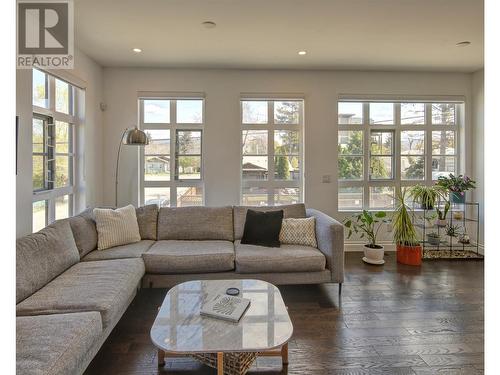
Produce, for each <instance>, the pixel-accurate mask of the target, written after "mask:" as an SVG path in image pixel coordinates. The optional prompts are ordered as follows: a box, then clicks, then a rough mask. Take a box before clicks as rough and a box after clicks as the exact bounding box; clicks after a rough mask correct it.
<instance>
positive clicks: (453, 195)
mask: <svg viewBox="0 0 500 375" xmlns="http://www.w3.org/2000/svg"><path fill="white" fill-rule="evenodd" d="M436 184H437V185H438V186H441V187H443V188H444V189H446V190H448V191H449V192H450V200H451V201H452V202H453V203H465V192H466V191H467V190H470V189H475V188H476V181H474V180H472V179H471V178H470V177H468V176H464V175H459V176H454V175H453V174H451V173H450V175H449V176H448V177H445V176H440V177H438V181H437V183H436Z"/></svg>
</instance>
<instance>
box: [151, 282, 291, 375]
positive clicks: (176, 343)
mask: <svg viewBox="0 0 500 375" xmlns="http://www.w3.org/2000/svg"><path fill="white" fill-rule="evenodd" d="M230 287H236V288H238V289H240V295H239V296H240V297H243V298H248V299H250V300H251V303H250V306H249V308H248V310H247V311H246V313H245V314H244V315H243V317H242V318H241V319H240V321H239V322H238V323H232V322H228V321H224V320H220V319H214V318H210V317H205V316H200V308H201V306H202V305H203V303H204V301H206V300H208V299H210V298H212V296H214V295H216V294H225V291H226V290H227V288H230ZM292 332H293V326H292V322H291V321H290V317H289V315H288V311H287V308H286V306H285V304H284V302H283V298H282V297H281V293H280V291H279V290H278V288H276V287H275V286H274V285H272V284H269V283H267V282H265V281H260V280H198V281H188V282H185V283H182V284H179V285H176V286H175V287H173V288H172V289H170V290H169V291H168V293H167V295H166V297H165V300H164V301H163V304H162V305H161V307H160V309H159V312H158V316H157V317H156V319H155V322H154V324H153V327H152V328H151V339H152V341H153V344H154V345H155V346H156V347H157V348H158V365H159V366H163V365H164V364H165V357H167V356H168V357H171V356H186V355H187V356H193V357H195V358H197V359H200V358H203V357H204V356H205V358H206V357H207V356H212V358H213V360H212V363H211V364H210V363H207V362H206V361H204V362H205V363H207V364H209V365H211V366H212V367H216V368H217V374H218V375H224V374H228V373H234V372H231V370H230V369H228V366H229V362H230V361H232V360H233V359H234V358H236V357H237V356H242V355H244V354H245V355H251V356H252V357H251V358H250V360H252V361H253V360H254V359H255V357H256V356H257V355H259V356H281V357H282V362H283V365H286V364H288V341H289V340H290V338H291V336H292ZM238 358H240V357H238ZM225 361H226V362H228V363H226V365H227V366H226V368H224V362H225ZM244 372H246V371H244Z"/></svg>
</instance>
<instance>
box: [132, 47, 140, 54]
mask: <svg viewBox="0 0 500 375" xmlns="http://www.w3.org/2000/svg"><path fill="white" fill-rule="evenodd" d="M132 51H134V52H135V53H141V52H142V49H140V48H133V49H132Z"/></svg>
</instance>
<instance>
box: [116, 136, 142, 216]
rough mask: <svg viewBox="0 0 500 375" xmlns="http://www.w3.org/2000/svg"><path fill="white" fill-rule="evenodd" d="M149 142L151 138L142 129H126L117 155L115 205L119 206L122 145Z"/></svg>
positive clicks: (138, 144)
mask: <svg viewBox="0 0 500 375" xmlns="http://www.w3.org/2000/svg"><path fill="white" fill-rule="evenodd" d="M148 144H149V138H148V136H147V135H146V133H144V132H143V131H142V130H141V129H139V128H137V127H135V128H133V129H129V128H127V129H125V130H124V131H123V134H122V137H121V139H120V145H119V146H118V155H117V157H116V172H115V207H117V206H118V166H119V165H120V152H121V150H122V145H125V146H146V145H148Z"/></svg>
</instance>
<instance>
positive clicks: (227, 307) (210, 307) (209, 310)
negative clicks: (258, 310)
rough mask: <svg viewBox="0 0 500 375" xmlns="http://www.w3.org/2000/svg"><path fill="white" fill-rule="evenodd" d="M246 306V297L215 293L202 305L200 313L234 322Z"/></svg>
mask: <svg viewBox="0 0 500 375" xmlns="http://www.w3.org/2000/svg"><path fill="white" fill-rule="evenodd" d="M248 306H250V300H249V299H247V298H240V297H234V296H228V295H226V294H217V295H216V296H215V297H214V298H213V299H211V300H210V301H208V302H206V303H205V304H204V305H203V306H202V308H201V310H200V315H203V316H209V317H212V318H217V319H223V320H228V321H230V322H233V323H236V322H238V321H239V320H240V319H241V317H242V316H243V314H244V313H245V311H246V310H247V309H248Z"/></svg>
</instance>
